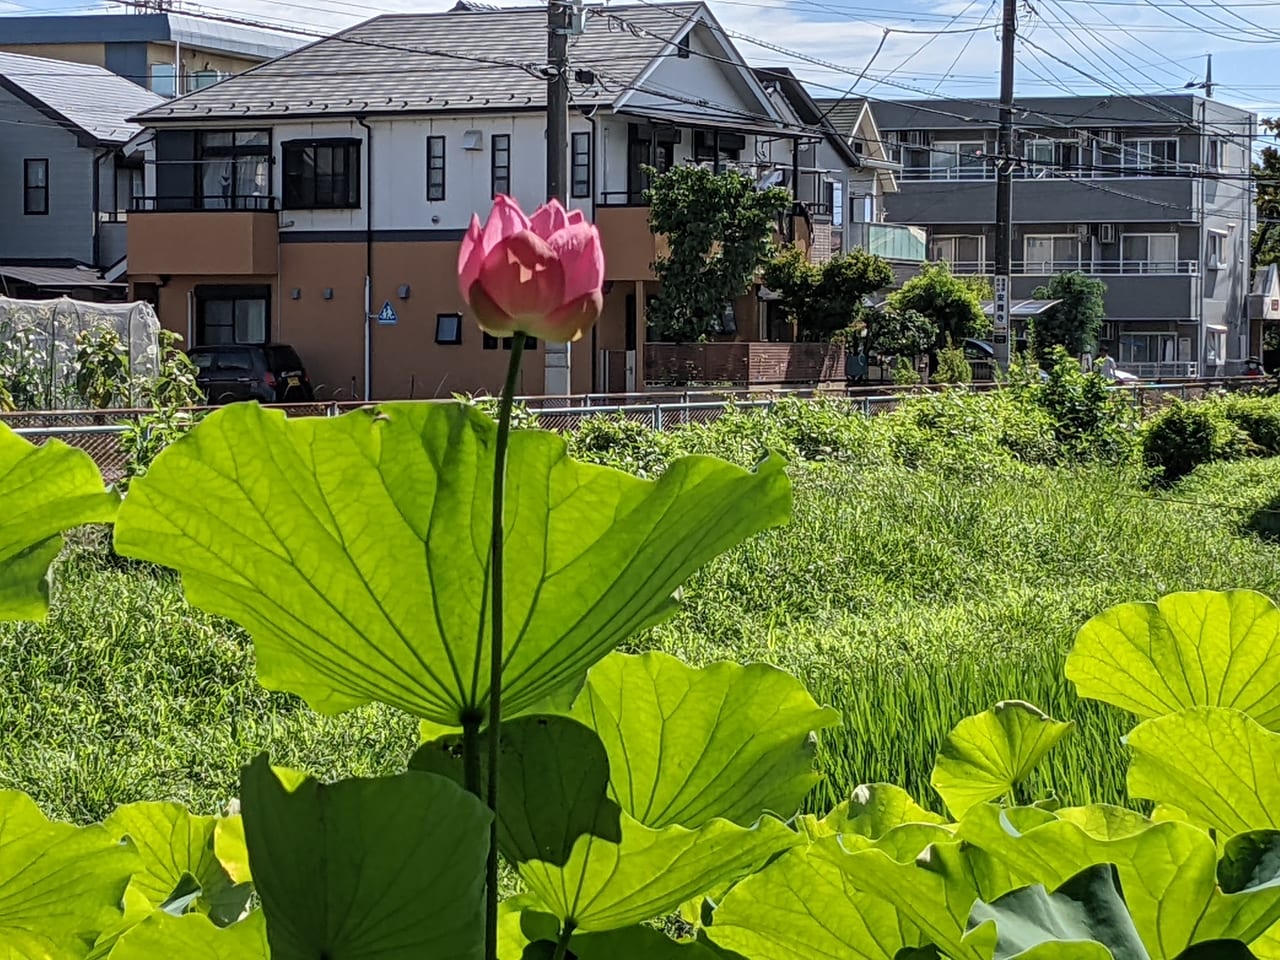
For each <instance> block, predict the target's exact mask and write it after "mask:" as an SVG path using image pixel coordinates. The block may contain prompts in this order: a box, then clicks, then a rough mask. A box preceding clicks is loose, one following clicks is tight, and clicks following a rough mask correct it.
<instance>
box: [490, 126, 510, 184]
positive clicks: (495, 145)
mask: <svg viewBox="0 0 1280 960" xmlns="http://www.w3.org/2000/svg"><path fill="white" fill-rule="evenodd" d="M499 143H501V146H499ZM499 153H501V154H502V155H503V157H504V159H503V162H502V163H499V162H498V154H499ZM499 171H502V172H501V173H499ZM489 193H490V195H491V196H495V197H496V196H497V195H498V194H500V193H505V194H510V193H511V134H509V133H495V134H493V136H491V137H490V138H489Z"/></svg>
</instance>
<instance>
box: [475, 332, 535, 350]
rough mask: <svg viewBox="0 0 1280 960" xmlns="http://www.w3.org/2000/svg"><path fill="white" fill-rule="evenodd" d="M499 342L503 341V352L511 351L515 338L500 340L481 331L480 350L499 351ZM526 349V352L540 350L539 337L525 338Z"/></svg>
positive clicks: (502, 338)
mask: <svg viewBox="0 0 1280 960" xmlns="http://www.w3.org/2000/svg"><path fill="white" fill-rule="evenodd" d="M499 340H501V343H502V349H503V350H510V349H511V345H512V340H513V338H511V337H501V338H499V337H495V336H493V334H490V333H485V332H484V331H481V333H480V349H481V350H497V349H498V343H499ZM524 348H525V350H526V351H529V350H537V349H538V338H537V337H529V336H526V337H525V338H524Z"/></svg>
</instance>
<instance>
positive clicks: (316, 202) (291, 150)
mask: <svg viewBox="0 0 1280 960" xmlns="http://www.w3.org/2000/svg"><path fill="white" fill-rule="evenodd" d="M280 147H281V157H282V159H283V166H284V172H283V175H282V176H281V178H280V180H281V183H280V186H281V191H280V192H281V208H282V209H284V210H358V209H360V147H361V142H360V140H358V139H356V138H354V137H329V138H318V139H305V140H285V141H284V142H283V143H281V144H280ZM321 150H325V151H328V152H329V153H330V158H329V171H330V172H329V173H328V174H327V179H328V181H329V182H328V190H327V194H328V197H329V199H328V201H327V202H325V201H324V200H322V199H321V197H322V193H323V192H324V191H322V188H321V184H322V182H323V181H324V179H325V177H326V175H322V174H321V173H320V172H319V169H320V163H319V157H320V151H321ZM308 151H309V152H310V153H311V166H310V169H309V170H308V168H307V167H306V157H307V153H308ZM338 156H341V157H342V167H343V171H342V173H341V174H338V173H337V172H336V170H337V164H336V162H335V161H336V158H337V157H338ZM308 172H309V173H310V176H309V177H307V173H308ZM339 185H342V186H343V187H344V188H345V189H342V190H339ZM308 189H309V192H308Z"/></svg>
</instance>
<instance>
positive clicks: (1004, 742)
mask: <svg viewBox="0 0 1280 960" xmlns="http://www.w3.org/2000/svg"><path fill="white" fill-rule="evenodd" d="M1074 726H1075V724H1074V723H1071V722H1069V721H1068V722H1062V721H1060V720H1054V719H1053V718H1052V717H1050V716H1049V715H1048V714H1047V713H1045V712H1044V711H1042V710H1040V709H1039V708H1037V707H1034V706H1032V705H1031V704H1029V703H1025V702H1023V701H1021V700H1003V701H1001V702H1000V703H997V704H996V705H995V706H994V707H993V708H992V709H990V710H987V711H985V712H983V713H979V714H977V715H975V716H972V717H966V718H965V719H963V720H961V721H960V722H959V723H958V724H956V726H955V729H954V730H952V731H951V733H950V734H948V735H947V738H946V740H944V741H943V742H942V747H941V749H940V750H939V751H938V760H937V763H935V764H934V767H933V777H932V778H931V781H930V782H931V783H932V784H933V788H934V789H935V790H937V791H938V795H939V796H940V797H942V800H943V802H944V803H946V805H947V809H948V810H950V811H951V815H952V816H954V817H956V818H957V819H958V818H960V817H962V816H964V814H965V811H967V810H968V809H969V808H970V807H972V806H974V805H975V804H978V803H985V802H986V801H988V800H994V799H995V798H996V797H999V796H1003V795H1004V794H1006V793H1008V792H1009V791H1010V790H1011V789H1012V788H1013V786H1014V785H1015V784H1017V783H1019V782H1020V781H1021V780H1023V779H1024V778H1025V777H1026V776H1027V774H1029V773H1030V772H1031V771H1032V770H1033V769H1035V766H1036V764H1037V763H1039V762H1040V758H1041V757H1043V756H1044V755H1045V754H1046V753H1048V752H1049V750H1050V749H1051V748H1052V747H1053V745H1054V744H1055V743H1057V742H1058V741H1059V740H1061V739H1062V737H1063V736H1064V735H1065V734H1066V733H1067V732H1068V731H1070V730H1071V729H1072V728H1073V727H1074Z"/></svg>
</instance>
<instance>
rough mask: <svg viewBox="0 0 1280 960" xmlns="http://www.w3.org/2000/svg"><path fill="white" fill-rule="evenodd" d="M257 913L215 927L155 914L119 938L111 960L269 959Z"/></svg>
mask: <svg viewBox="0 0 1280 960" xmlns="http://www.w3.org/2000/svg"><path fill="white" fill-rule="evenodd" d="M271 956H272V954H271V953H270V952H268V949H267V925H266V923H265V921H264V919H263V914H262V911H261V910H256V911H254V912H253V913H251V914H249V916H247V917H245V918H244V919H243V920H241V921H239V922H238V923H234V924H232V925H231V926H229V927H218V926H215V925H214V924H213V923H211V922H210V921H209V920H208V919H207V918H206V917H203V916H200V915H199V914H187V915H186V916H182V917H174V916H170V915H169V914H167V913H165V912H164V911H162V910H161V911H157V912H156V913H153V914H152V915H151V916H149V917H147V919H145V920H143V921H142V922H141V923H140V924H138V925H137V926H136V927H134V928H133V929H132V930H130V931H129V932H128V933H126V934H125V935H124V936H123V937H121V938H120V941H119V942H118V943H117V944H116V948H115V950H114V951H112V953H111V960H160V958H172V960H269V958H270V957H271Z"/></svg>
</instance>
